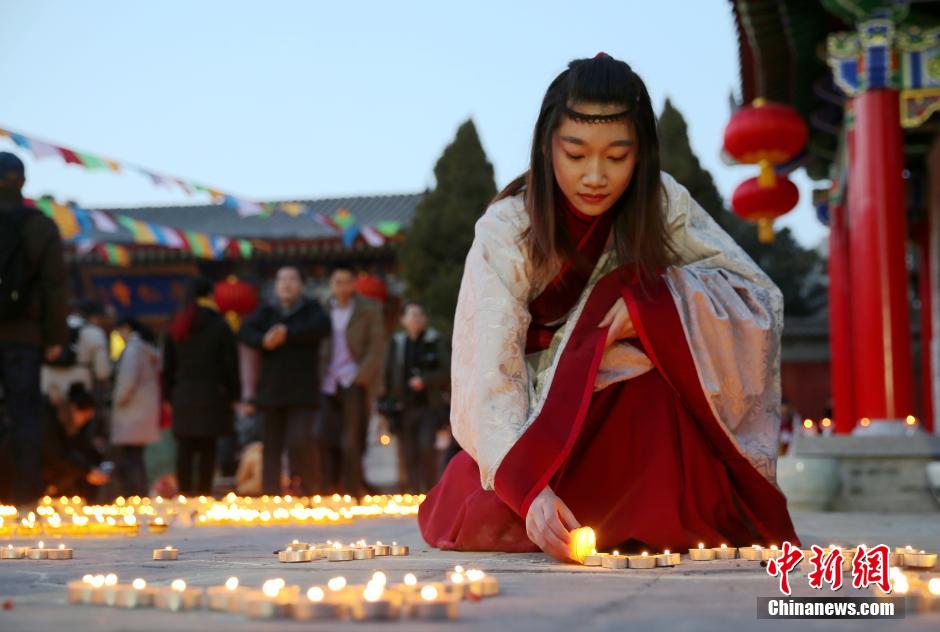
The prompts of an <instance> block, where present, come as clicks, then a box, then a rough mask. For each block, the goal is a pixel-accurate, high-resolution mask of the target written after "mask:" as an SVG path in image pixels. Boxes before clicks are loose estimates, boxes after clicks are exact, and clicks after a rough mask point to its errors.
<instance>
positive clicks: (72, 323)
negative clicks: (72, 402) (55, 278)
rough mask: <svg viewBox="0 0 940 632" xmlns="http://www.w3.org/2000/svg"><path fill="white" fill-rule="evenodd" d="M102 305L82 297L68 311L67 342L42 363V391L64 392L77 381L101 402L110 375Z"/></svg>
mask: <svg viewBox="0 0 940 632" xmlns="http://www.w3.org/2000/svg"><path fill="white" fill-rule="evenodd" d="M105 318H106V317H105V310H104V306H103V305H102V304H101V303H100V302H99V301H96V300H91V299H89V300H83V301H81V302H80V303H79V304H78V309H77V310H76V313H74V314H70V315H69V317H68V319H67V323H68V326H69V333H70V340H69V344H68V345H67V346H66V347H65V348H64V349H63V350H62V353H61V354H60V355H59V358H58V359H57V360H56V361H54V362H51V363H46V364H44V365H43V367H42V392H43V393H46V394H50V393H54V392H55V393H57V394H58V395H59V396H62V395H64V394H65V393H66V392H67V391H68V389H69V386H70V385H72V384H74V383H75V382H79V383H81V384H82V386H84V387H85V390H86V391H88V392H89V393H91V395H92V397H94V398H95V403H96V408H99V407H100V405H101V400H102V399H103V397H102V395H103V393H104V392H105V388H106V386H107V383H108V380H110V378H111V357H110V355H109V353H108V335H107V333H105V330H104V323H105Z"/></svg>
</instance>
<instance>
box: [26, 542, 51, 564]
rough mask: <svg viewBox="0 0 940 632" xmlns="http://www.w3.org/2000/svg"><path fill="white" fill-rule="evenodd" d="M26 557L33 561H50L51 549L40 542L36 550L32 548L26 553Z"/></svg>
mask: <svg viewBox="0 0 940 632" xmlns="http://www.w3.org/2000/svg"><path fill="white" fill-rule="evenodd" d="M26 557H27V558H29V559H31V560H48V559H49V549H47V548H46V545H45V543H44V542H43V541H42V540H40V541H39V544H38V545H36V547H35V548H31V549H29V550H28V551H27V552H26Z"/></svg>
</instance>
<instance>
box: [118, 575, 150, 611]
mask: <svg viewBox="0 0 940 632" xmlns="http://www.w3.org/2000/svg"><path fill="white" fill-rule="evenodd" d="M155 593H156V591H155V590H154V589H153V588H148V587H147V582H146V581H144V580H143V579H141V578H140V577H138V578H137V579H135V580H134V581H132V582H131V583H130V584H119V585H117V586H116V587H115V591H114V597H113V601H114V604H113V605H114V606H115V607H116V608H149V607H151V606H153V598H154V594H155Z"/></svg>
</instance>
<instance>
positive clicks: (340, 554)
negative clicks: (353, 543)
mask: <svg viewBox="0 0 940 632" xmlns="http://www.w3.org/2000/svg"><path fill="white" fill-rule="evenodd" d="M326 559H327V561H330V562H349V561H351V560H354V559H356V555H355V553H354V552H353V550H352V549H350V548H347V547H344V546H342V545H337V546H334V547H332V548H329V549H327V550H326Z"/></svg>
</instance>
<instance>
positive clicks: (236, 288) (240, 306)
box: [215, 276, 258, 316]
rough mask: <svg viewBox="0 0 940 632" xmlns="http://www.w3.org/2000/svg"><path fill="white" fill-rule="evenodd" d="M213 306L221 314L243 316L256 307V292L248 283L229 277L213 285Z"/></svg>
mask: <svg viewBox="0 0 940 632" xmlns="http://www.w3.org/2000/svg"><path fill="white" fill-rule="evenodd" d="M215 304H216V305H218V306H219V310H220V311H221V312H222V313H223V314H225V313H228V312H234V313H236V314H238V315H239V316H244V315H245V314H250V313H251V312H253V311H255V309H256V308H257V307H258V290H257V289H256V288H255V286H253V285H251V284H250V283H245V282H244V281H239V280H238V278H237V277H234V276H230V277H228V278H227V279H225V280H224V281H219V282H218V283H216V284H215Z"/></svg>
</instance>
